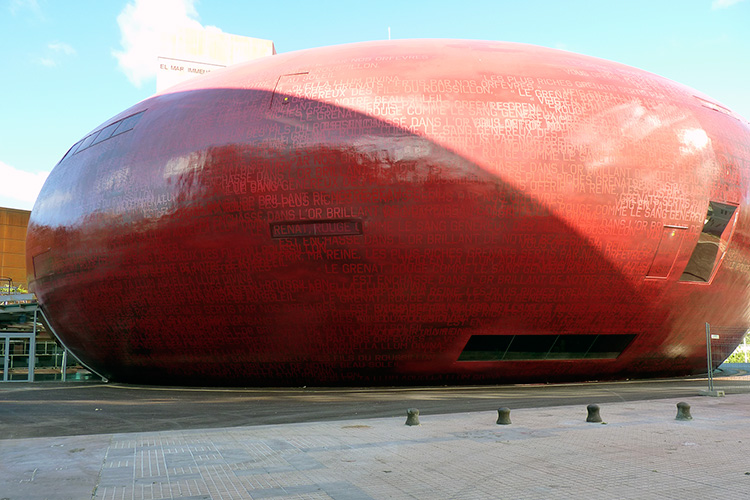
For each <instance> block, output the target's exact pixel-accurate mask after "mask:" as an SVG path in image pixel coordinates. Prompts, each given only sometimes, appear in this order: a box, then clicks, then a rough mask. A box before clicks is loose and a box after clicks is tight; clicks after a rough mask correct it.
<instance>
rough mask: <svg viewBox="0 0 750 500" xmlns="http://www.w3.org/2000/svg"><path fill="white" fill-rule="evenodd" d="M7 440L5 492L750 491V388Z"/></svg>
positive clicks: (28, 495)
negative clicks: (591, 411) (590, 407)
mask: <svg viewBox="0 0 750 500" xmlns="http://www.w3.org/2000/svg"><path fill="white" fill-rule="evenodd" d="M678 401H679V400H652V401H639V402H627V403H618V404H606V405H601V406H602V409H601V414H602V418H603V419H604V421H605V423H604V424H590V423H586V422H585V418H586V409H585V407H578V406H576V407H571V406H561V407H551V408H543V409H527V410H514V411H512V413H511V419H512V421H513V424H512V425H509V426H500V425H496V424H495V419H496V418H497V414H496V413H494V412H481V413H463V414H453V415H424V414H423V415H421V416H420V420H421V423H422V425H420V426H418V427H408V426H406V425H404V422H405V420H406V412H405V410H406V409H404V414H403V415H401V416H398V417H393V418H380V419H360V420H356V421H354V420H350V421H335V422H319V423H305V424H293V425H283V426H282V425H272V426H257V427H235V428H224V429H211V430H188V431H170V432H147V433H146V432H144V433H128V434H111V435H89V436H75V437H59V438H43V439H16V440H12V439H11V440H2V441H0V500H4V499H10V500H21V499H24V500H26V499H29V500H31V499H33V500H39V499H73V500H82V499H96V500H115V499H123V500H124V499H128V500H136V499H137V500H140V499H164V498H169V499H175V500H208V499H211V500H218V499H222V500H224V499H250V498H252V499H274V500H275V499H279V500H281V499H300V500H301V499H310V500H313V499H315V500H317V499H320V500H323V499H326V500H327V499H335V500H369V499H383V498H394V499H401V498H414V499H441V498H453V499H497V498H508V499H556V498H576V499H578V498H592V499H593V498H596V499H657V498H658V499H675V500H677V499H680V500H683V499H690V498H722V499H733V498H737V499H747V498H750V394H739V395H730V396H727V397H724V398H710V397H694V398H688V399H685V401H687V402H688V403H690V405H691V406H692V414H693V417H694V419H693V420H692V421H689V422H680V421H676V420H675V415H676V413H677V409H676V406H675V405H676V403H677V402H678Z"/></svg>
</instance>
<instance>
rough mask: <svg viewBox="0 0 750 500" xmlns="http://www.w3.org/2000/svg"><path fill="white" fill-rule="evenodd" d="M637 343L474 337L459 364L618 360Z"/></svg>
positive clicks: (616, 338) (606, 338)
mask: <svg viewBox="0 0 750 500" xmlns="http://www.w3.org/2000/svg"><path fill="white" fill-rule="evenodd" d="M633 339H635V335H632V334H617V335H472V336H471V337H470V338H469V341H468V342H467V343H466V347H464V350H463V352H461V355H460V356H459V357H458V361H538V360H548V361H549V360H561V359H615V358H617V357H618V356H619V355H620V354H622V352H623V351H624V350H625V349H626V348H627V347H628V346H629V345H630V343H631V342H632V341H633Z"/></svg>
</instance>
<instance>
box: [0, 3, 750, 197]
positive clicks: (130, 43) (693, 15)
mask: <svg viewBox="0 0 750 500" xmlns="http://www.w3.org/2000/svg"><path fill="white" fill-rule="evenodd" d="M0 2H1V3H0V42H2V43H0V54H1V55H2V57H1V60H2V63H1V65H0V68H2V69H1V70H0V95H1V96H2V97H1V99H2V100H0V103H1V106H0V206H5V207H12V208H24V209H31V207H32V206H33V202H34V199H35V198H36V194H37V193H38V191H39V189H40V188H41V184H42V182H43V181H44V179H45V178H46V176H47V174H48V173H49V171H50V170H51V169H52V167H54V165H55V164H56V163H57V161H58V160H59V159H60V158H61V157H62V155H63V154H64V153H65V152H66V151H67V149H68V148H69V147H70V146H71V145H72V144H73V143H75V142H76V141H78V139H80V138H81V137H83V136H84V135H85V134H86V133H87V132H89V131H90V130H92V129H94V128H95V127H97V126H98V125H99V124H100V123H102V122H103V121H105V120H107V119H108V118H110V117H111V116H113V115H115V114H116V113H118V112H120V111H122V110H124V109H125V108H127V107H130V106H131V105H133V104H135V103H136V102H138V101H140V100H142V99H145V98H147V97H149V96H150V95H151V94H153V93H154V92H155V88H156V87H155V79H154V78H153V75H152V74H153V73H155V70H156V64H155V63H154V62H153V60H154V58H155V56H156V54H155V52H153V47H154V46H155V45H158V44H156V43H155V42H154V43H151V42H150V40H151V38H150V37H151V35H152V34H153V33H155V32H156V30H158V29H159V28H162V27H169V26H176V25H192V26H199V25H200V26H213V27H216V28H218V29H220V30H222V31H224V32H227V33H232V34H237V35H244V36H251V37H256V38H264V39H270V40H273V41H274V43H275V46H276V51H277V52H278V53H282V52H290V51H293V50H300V49H306V48H311V47H320V46H325V45H335V44H341V43H349V42H359V41H368V40H378V39H386V38H387V37H388V28H389V27H390V29H391V36H392V38H394V39H396V38H471V39H483V40H501V41H512V42H523V43H531V44H536V45H542V46H546V47H553V48H561V49H565V50H569V51H572V52H578V53H581V54H586V55H591V56H595V57H601V58H604V59H609V60H613V61H617V62H621V63H625V64H629V65H631V66H635V67H637V68H641V69H645V70H647V71H651V72H653V73H656V74H659V75H662V76H665V77H667V78H670V79H672V80H675V81H678V82H680V83H683V84H686V85H689V86H691V87H693V88H695V89H697V90H700V91H701V92H704V93H706V94H708V95H710V96H711V97H713V98H715V99H717V100H719V101H720V102H722V103H724V104H725V105H726V106H728V107H729V108H731V109H732V110H734V111H735V112H737V113H739V114H740V115H742V116H744V117H745V118H747V119H750V0H674V1H671V0H648V1H643V0H600V1H594V0H524V1H520V0H486V1H485V0H476V1H472V0H463V1H456V0H453V1H443V0H432V1H429V2H428V1H416V0H377V1H368V0H359V1H357V2H351V1H333V0H330V1H326V0H315V1H314V2H313V1H309V0H304V1H284V0H275V1H268V0H263V1H254V0H245V1H242V2H234V1H218V0H213V1H208V0H204V1H203V2H199V1H197V0H128V1H115V0H107V1H98V0H0Z"/></svg>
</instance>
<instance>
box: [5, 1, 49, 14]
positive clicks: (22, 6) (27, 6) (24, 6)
mask: <svg viewBox="0 0 750 500" xmlns="http://www.w3.org/2000/svg"><path fill="white" fill-rule="evenodd" d="M8 7H9V9H10V13H11V14H13V15H14V16H15V15H16V14H17V13H18V12H20V11H23V10H29V11H31V13H32V14H34V15H36V16H41V14H42V10H41V9H40V8H39V4H38V3H37V1H36V0H11V1H10V5H9V6H8Z"/></svg>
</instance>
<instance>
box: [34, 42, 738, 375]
mask: <svg viewBox="0 0 750 500" xmlns="http://www.w3.org/2000/svg"><path fill="white" fill-rule="evenodd" d="M137 113H141V114H138V115H137V117H138V120H137V122H136V123H134V124H133V126H132V127H131V128H129V130H127V131H125V132H123V133H115V134H112V135H110V136H109V137H108V138H107V139H106V140H102V141H98V142H97V141H96V140H95V139H96V137H95V138H94V139H91V141H89V142H90V145H89V146H88V147H87V148H82V147H81V146H82V145H83V142H82V143H80V144H77V145H76V146H75V147H74V148H73V149H71V152H69V153H68V154H67V155H66V156H65V158H64V159H63V160H62V161H61V162H60V163H59V164H58V165H57V166H56V167H55V169H54V171H53V172H52V174H51V175H50V177H49V180H48V181H47V183H46V185H45V186H44V188H43V190H42V193H41V194H40V196H39V199H38V200H37V204H36V206H35V207H34V211H33V213H32V217H31V224H30V227H29V233H28V234H29V236H28V241H27V249H28V250H27V253H28V255H29V266H28V270H29V274H30V279H31V280H32V281H33V287H34V289H35V291H36V293H37V296H38V298H39V301H40V303H41V304H42V306H43V308H44V310H45V311H46V312H47V314H48V316H49V318H50V320H51V322H52V326H53V327H54V328H55V330H56V331H57V333H58V335H59V336H60V338H61V339H62V341H63V342H64V343H65V344H66V345H67V346H68V347H69V348H70V349H71V350H72V351H73V352H74V354H75V355H76V356H77V357H79V359H81V360H82V361H84V362H85V363H87V364H89V365H90V366H91V367H92V368H94V369H96V370H97V371H99V372H101V373H102V374H104V375H105V376H107V377H109V378H111V379H113V380H128V381H139V382H151V383H167V382H169V383H185V384H196V383H198V384H208V383H211V384H267V385H277V384H278V385H288V384H302V385H310V384H349V385H360V384H396V383H399V384H400V383H469V382H491V381H492V382H499V381H543V380H547V381H553V380H575V379H579V380H580V379H584V380H586V379H601V378H617V377H635V376H656V375H677V374H684V373H692V372H697V371H700V370H701V368H702V367H703V366H704V363H705V346H704V342H705V330H704V326H703V325H704V322H706V321H708V322H711V323H712V324H717V325H723V326H727V327H732V328H735V330H736V331H737V332H738V333H737V334H736V337H737V338H735V339H734V341H736V342H739V340H740V336H741V334H740V333H739V332H740V331H741V328H743V327H747V326H750V321H749V320H750V318H749V317H748V314H749V312H748V307H747V304H748V303H750V296H749V295H750V294H749V292H748V283H749V282H750V280H749V277H750V276H749V274H748V272H749V270H750V255H749V254H748V227H749V224H750V221H749V220H748V216H747V209H746V203H747V199H748V178H747V177H748V171H749V170H750V130H749V128H748V124H747V123H746V122H744V121H742V120H741V119H739V118H738V117H736V116H734V115H733V114H732V113H731V112H730V111H729V110H727V109H726V108H724V107H723V106H721V105H719V104H717V103H714V102H713V101H712V100H711V99H709V98H708V97H706V96H702V95H701V96H697V95H696V93H695V92H694V91H692V90H691V89H687V88H685V87H682V86H680V85H678V84H675V83H673V82H670V81H668V80H665V79H662V78H660V77H657V76H654V75H652V74H648V73H645V72H642V71H639V70H636V69H633V68H629V67H626V66H622V65H619V64H615V63H611V62H607V61H602V60H598V59H593V58H589V57H584V56H579V55H575V54H571V53H567V52H559V51H554V50H550V49H543V48H539V47H532V46H526V45H518V44H504V43H496V42H476V41H472V42H467V41H430V40H421V41H398V42H395V41H394V42H378V43H366V44H356V45H350V46H337V47H331V48H324V49H313V50H309V51H302V52H297V53H290V54H285V55H278V56H273V57H268V58H266V59H263V60H257V61H253V62H251V63H248V64H246V65H241V66H237V67H233V68H228V69H227V70H223V71H216V72H213V73H211V74H209V75H205V76H203V77H201V78H199V79H196V80H194V81H192V82H187V83H185V84H182V85H181V86H179V87H175V88H173V89H171V90H170V91H168V92H167V93H165V94H162V95H157V96H154V97H152V98H150V99H147V100H145V101H143V102H141V103H139V104H137V105H136V106H134V107H133V108H131V109H129V110H127V111H124V112H123V113H122V114H121V115H119V116H117V117H114V118H113V119H112V120H110V121H108V122H106V123H104V124H102V125H101V126H100V127H98V128H97V129H95V130H94V131H93V132H92V134H90V135H92V136H93V135H98V134H99V133H100V132H99V131H100V130H107V131H108V132H110V131H111V130H113V129H115V130H119V128H120V126H119V125H118V126H117V127H116V128H115V127H110V128H109V129H108V128H107V127H108V126H110V125H111V124H113V123H116V122H118V121H121V122H122V123H126V122H127V123H129V124H130V123H131V122H133V121H135V120H132V119H130V118H129V117H131V116H135V115H136V114H137ZM128 126H129V127H130V125H128ZM88 138H89V136H87V137H84V138H83V139H82V141H84V142H85V141H86V140H88ZM727 207H734V210H733V212H732V214H720V213H719V211H718V210H721V209H727ZM716 227H720V228H721V231H719V232H718V236H717V235H716V234H715V233H717V230H716V229H715V228H716ZM712 228H714V229H712ZM704 250H705V256H704V255H703V253H701V252H703V251H704ZM696 252H698V253H700V254H701V255H699V256H697V257H693V256H694V254H696ZM711 252H713V253H712V254H711V255H708V254H709V253H711ZM705 262H709V264H708V266H706V265H705ZM691 266H697V267H698V268H700V269H701V270H705V269H708V274H707V275H706V276H704V277H703V278H702V279H692V278H691V279H687V278H685V276H687V274H686V273H688V272H692V271H691V269H692V267H691ZM701 272H703V271H701Z"/></svg>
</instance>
